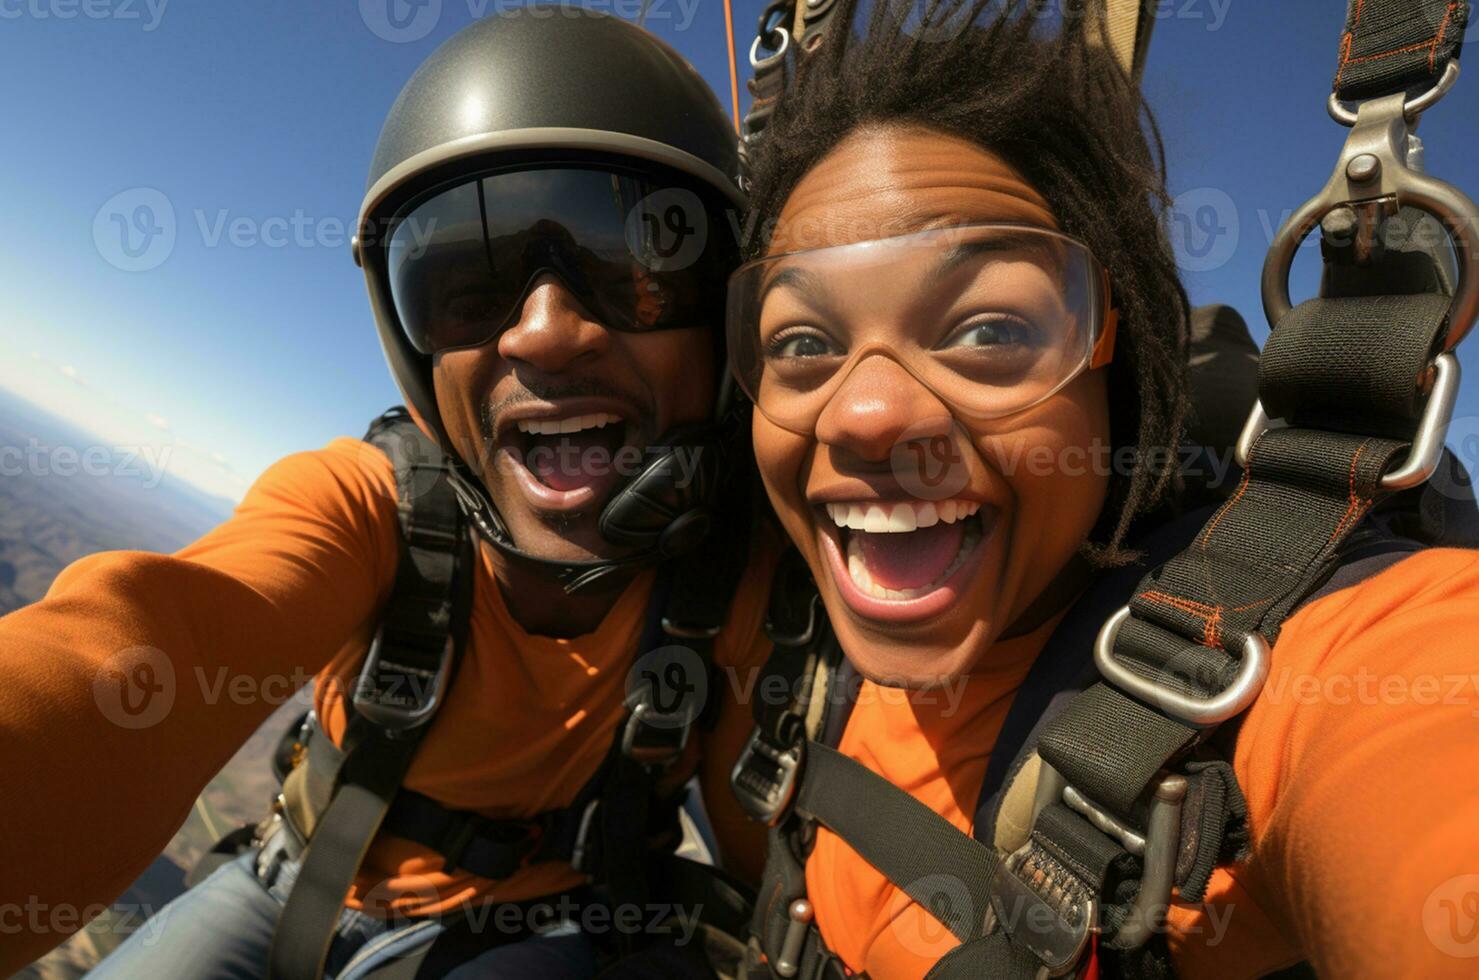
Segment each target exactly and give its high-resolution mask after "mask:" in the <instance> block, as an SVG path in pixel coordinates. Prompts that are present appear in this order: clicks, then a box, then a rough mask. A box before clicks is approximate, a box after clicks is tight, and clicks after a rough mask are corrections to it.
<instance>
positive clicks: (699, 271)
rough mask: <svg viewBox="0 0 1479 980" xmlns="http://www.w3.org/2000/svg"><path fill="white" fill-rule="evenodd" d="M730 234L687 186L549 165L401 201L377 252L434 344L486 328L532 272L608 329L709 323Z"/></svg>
mask: <svg viewBox="0 0 1479 980" xmlns="http://www.w3.org/2000/svg"><path fill="white" fill-rule="evenodd" d="M731 238H732V236H731V235H729V234H728V224H727V223H726V222H725V221H724V219H723V216H722V215H721V214H720V213H719V212H718V211H716V210H715V209H713V208H711V207H709V206H707V205H706V204H705V202H704V199H703V198H702V197H700V195H699V194H698V193H696V192H695V191H694V190H691V189H689V188H687V187H683V186H676V185H675V184H673V183H671V182H667V183H663V182H659V180H658V179H657V178H655V177H653V176H651V175H644V174H640V173H636V172H627V171H624V170H616V169H609V168H605V169H602V168H595V167H571V166H559V167H553V166H552V167H543V168H534V169H521V170H514V171H505V172H502V173H495V174H491V175H487V176H483V177H478V178H475V179H472V180H469V181H466V182H464V183H461V184H458V185H456V186H454V187H451V188H450V189H445V190H441V191H439V192H438V193H436V194H435V195H434V196H431V197H429V198H421V199H420V200H418V201H413V202H412V203H411V204H410V205H409V206H408V207H407V208H404V209H402V210H401V211H400V212H398V213H397V214H396V216H395V217H394V218H393V219H392V222H391V228H390V238H389V241H388V244H387V254H386V259H387V271H388V274H389V282H390V293H391V297H392V299H393V300H394V302H395V308H396V313H397V315H398V316H399V317H400V322H401V327H402V329H404V330H405V332H406V336H407V338H408V339H409V340H410V341H411V344H412V345H413V346H414V347H415V348H416V349H417V350H418V351H420V352H421V353H423V354H433V353H436V352H437V351H443V350H449V349H451V348H456V347H472V346H477V345H479V344H482V343H485V342H487V341H488V340H490V339H492V338H493V337H495V336H496V335H497V334H498V333H499V332H501V331H502V330H504V329H505V328H507V327H508V326H510V325H511V324H512V323H513V321H514V320H515V319H516V317H517V315H518V312H519V310H520V308H521V307H522V306H523V302H524V298H525V296H526V295H527V294H528V292H529V290H530V288H531V287H532V286H533V284H534V281H535V280H536V279H537V278H539V277H540V276H541V275H542V274H544V273H550V274H553V275H554V276H556V277H557V278H558V279H559V280H560V282H561V283H562V284H563V285H564V286H565V287H566V288H567V289H569V290H570V292H571V293H573V294H574V295H575V297H576V298H577V299H578V300H579V301H580V303H581V304H582V305H583V306H584V307H585V310H586V312H587V313H588V314H589V315H590V316H591V317H592V318H593V319H594V320H596V321H597V322H599V323H601V324H603V325H604V326H606V327H608V328H610V329H612V330H621V331H635V332H646V331H653V330H675V329H685V328H690V327H711V328H715V329H717V328H718V326H719V324H720V323H722V321H723V300H724V278H725V276H727V275H728V273H729V271H730V270H731V269H732V268H733V266H734V258H733V256H734V251H735V250H734V248H733V247H732V246H730V247H725V246H726V243H727V242H729V241H730V239H731Z"/></svg>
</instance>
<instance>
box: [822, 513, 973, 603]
mask: <svg viewBox="0 0 1479 980" xmlns="http://www.w3.org/2000/svg"><path fill="white" fill-rule="evenodd" d="M962 503H963V501H962ZM972 506H973V507H976V508H979V505H972ZM974 513H975V510H972V511H971V514H974ZM964 516H965V517H969V516H970V514H966V515H964ZM955 519H957V520H958V519H960V518H955ZM980 542H981V523H980V521H971V522H970V523H969V524H967V525H966V526H965V530H964V531H963V532H962V535H961V539H960V550H959V551H957V552H956V553H955V557H954V558H953V559H952V560H951V562H950V564H949V565H947V566H945V570H944V571H943V572H941V573H940V574H939V575H937V576H935V579H934V581H932V582H930V583H929V584H927V585H922V586H919V587H918V588H914V589H888V588H884V587H883V586H881V585H879V584H877V583H876V582H874V581H873V576H872V574H871V573H869V571H868V565H867V562H866V561H864V559H863V542H862V539H861V538H860V537H858V536H857V535H850V536H849V537H848V539H847V574H848V575H849V576H850V577H851V578H852V583H853V585H855V586H857V587H858V590H859V591H860V592H862V593H863V594H864V595H870V596H872V597H873V598H875V599H918V598H920V597H921V596H927V595H929V594H930V593H931V592H934V591H935V590H937V589H939V588H940V587H941V586H943V585H944V584H945V583H946V582H947V581H949V579H950V576H952V575H954V574H955V573H956V572H957V571H959V570H960V566H961V565H964V564H965V562H966V559H967V558H969V557H970V556H971V552H972V551H974V550H975V549H976V545H978V544H980Z"/></svg>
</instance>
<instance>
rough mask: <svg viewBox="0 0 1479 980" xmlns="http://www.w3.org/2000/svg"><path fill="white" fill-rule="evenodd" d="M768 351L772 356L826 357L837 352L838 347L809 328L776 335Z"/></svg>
mask: <svg viewBox="0 0 1479 980" xmlns="http://www.w3.org/2000/svg"><path fill="white" fill-rule="evenodd" d="M766 353H767V354H768V355H769V356H770V357H826V356H827V355H829V354H836V353H837V349H836V347H835V346H834V345H833V344H832V342H831V341H830V340H828V339H827V338H826V337H824V336H822V335H821V334H818V333H813V332H812V331H809V330H808V331H805V332H796V333H783V334H781V335H780V336H778V337H775V338H774V339H772V340H771V342H770V344H769V345H768V346H767V351H766Z"/></svg>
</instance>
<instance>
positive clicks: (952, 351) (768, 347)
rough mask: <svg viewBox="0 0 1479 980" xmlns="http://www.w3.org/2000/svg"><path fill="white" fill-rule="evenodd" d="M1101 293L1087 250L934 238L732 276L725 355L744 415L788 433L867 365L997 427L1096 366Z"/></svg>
mask: <svg viewBox="0 0 1479 980" xmlns="http://www.w3.org/2000/svg"><path fill="white" fill-rule="evenodd" d="M1107 293H1108V277H1107V275H1106V274H1105V273H1104V271H1103V267H1102V266H1101V265H1100V264H1099V263H1098V262H1097V261H1096V260H1095V259H1094V256H1093V255H1092V254H1091V253H1090V252H1089V249H1088V247H1087V246H1085V245H1084V244H1083V243H1081V242H1079V241H1077V240H1075V239H1072V238H1069V237H1067V236H1065V235H1061V234H1058V233H1057V232H1053V231H1049V230H1047V229H1044V228H1037V227H1032V226H1024V225H999V224H998V225H970V226H963V227H961V226H957V227H951V228H940V229H933V230H929V231H924V232H919V233H916V234H910V235H901V236H898V237H894V238H887V239H880V240H876V241H867V242H858V243H855V244H850V245H838V246H832V247H827V248H818V249H810V250H806V251H799V252H790V253H786V254H782V255H775V256H770V257H767V258H763V259H760V260H757V261H755V262H750V263H747V264H746V265H744V266H742V267H741V268H740V269H739V270H738V271H736V272H735V274H734V275H733V276H732V277H731V278H730V284H729V308H728V322H727V334H728V344H729V353H730V358H731V364H732V367H733V370H734V374H735V378H736V380H737V381H738V382H739V384H740V387H741V388H742V389H743V390H744V391H745V393H746V394H747V395H749V397H750V398H751V400H752V401H754V403H755V405H756V407H757V408H758V409H759V410H760V411H761V412H762V413H763V414H764V415H765V416H766V417H767V418H769V419H770V420H771V421H773V422H775V423H776V424H778V425H781V426H783V427H785V428H788V429H791V430H793V431H797V432H802V433H807V432H810V431H812V430H813V429H814V427H815V425H816V422H817V419H818V417H819V416H820V415H821V413H822V412H823V411H824V410H825V408H826V406H827V404H828V402H829V401H830V400H831V399H832V397H833V396H834V395H835V394H836V393H837V391H838V390H839V389H840V388H841V387H842V385H843V384H844V382H845V379H846V378H847V376H848V374H849V373H850V372H851V371H852V370H853V368H854V367H856V366H857V364H859V363H860V362H861V361H863V360H865V359H866V358H868V357H870V356H873V355H882V356H886V357H889V358H891V359H892V360H894V361H896V362H898V363H899V364H900V365H901V366H902V367H904V369H905V370H907V371H908V372H909V373H910V374H912V375H913V376H914V377H915V378H916V379H917V380H918V381H920V382H921V383H922V384H924V385H925V386H926V387H928V388H929V389H930V390H932V391H933V392H934V393H935V394H936V396H937V397H939V398H940V399H941V401H943V402H944V403H945V404H946V405H949V406H950V407H951V408H952V409H953V410H955V411H957V412H958V413H959V414H961V415H963V416H965V417H967V418H973V419H982V420H985V419H994V418H1001V417H1003V416H1006V415H1011V414H1013V413H1015V412H1020V411H1022V410H1024V409H1027V408H1030V407H1032V406H1033V405H1036V404H1038V403H1039V402H1041V401H1043V400H1045V399H1047V398H1048V397H1050V396H1051V395H1053V394H1054V393H1055V392H1057V391H1058V390H1059V389H1061V388H1062V387H1063V386H1064V385H1066V384H1067V383H1068V382H1069V381H1071V380H1072V379H1073V378H1074V377H1075V376H1077V375H1078V374H1079V373H1080V372H1082V371H1083V370H1084V369H1085V368H1086V367H1088V366H1090V364H1091V363H1093V364H1095V365H1096V366H1097V363H1099V361H1100V358H1101V357H1102V359H1103V360H1107V356H1104V355H1105V349H1106V348H1107V346H1108V345H1107V343H1101V341H1106V340H1107V341H1108V342H1109V343H1112V331H1106V329H1105V319H1106V315H1105V311H1106V309H1107V304H1108V296H1107Z"/></svg>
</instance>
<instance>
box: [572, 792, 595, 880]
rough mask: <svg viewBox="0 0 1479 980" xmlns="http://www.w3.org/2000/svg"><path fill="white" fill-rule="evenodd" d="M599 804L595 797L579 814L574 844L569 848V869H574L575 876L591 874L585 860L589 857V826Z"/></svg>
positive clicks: (593, 819) (593, 820)
mask: <svg viewBox="0 0 1479 980" xmlns="http://www.w3.org/2000/svg"><path fill="white" fill-rule="evenodd" d="M600 803H601V798H600V797H596V798H595V799H594V800H591V801H590V802H589V803H587V804H586V805H585V809H584V810H583V811H581V814H580V826H579V827H577V828H576V830H575V843H574V845H572V846H571V848H570V867H572V868H574V869H575V872H576V874H583V875H588V874H591V867H590V864H589V861H588V860H587V859H588V858H589V857H590V856H591V850H590V843H589V842H590V835H591V824H592V823H594V822H595V817H596V807H597V806H599V805H600Z"/></svg>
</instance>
